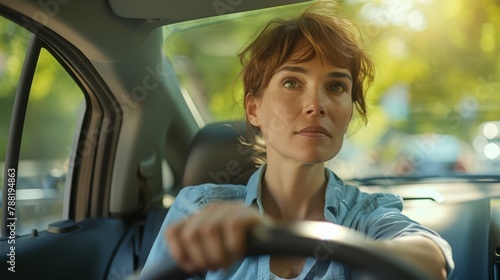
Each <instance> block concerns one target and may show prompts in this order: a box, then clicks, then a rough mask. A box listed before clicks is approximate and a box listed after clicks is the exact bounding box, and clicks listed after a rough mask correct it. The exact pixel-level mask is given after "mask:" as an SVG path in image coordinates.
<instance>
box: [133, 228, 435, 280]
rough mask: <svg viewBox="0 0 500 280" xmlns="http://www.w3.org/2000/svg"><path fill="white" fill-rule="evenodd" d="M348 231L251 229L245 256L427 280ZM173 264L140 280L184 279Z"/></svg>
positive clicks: (372, 276) (166, 263)
mask: <svg viewBox="0 0 500 280" xmlns="http://www.w3.org/2000/svg"><path fill="white" fill-rule="evenodd" d="M378 242H380V241H376V240H369V239H368V238H366V237H365V236H364V235H363V234H361V233H359V232H357V231H354V230H352V229H349V228H346V227H343V226H339V225H335V224H332V223H329V222H318V221H300V222H294V223H289V224H283V225H273V226H268V225H258V226H254V227H253V228H252V229H251V230H250V232H249V235H248V238H247V256H257V255H289V256H304V257H315V258H318V259H321V260H330V261H336V262H340V263H342V264H344V265H347V266H349V267H350V268H352V269H356V270H359V271H363V272H365V273H369V275H370V278H369V279H384V280H385V279H388V280H391V279H394V280H396V279H398V280H399V279H405V280H431V279H432V278H431V277H429V276H428V275H427V274H425V273H424V272H422V271H419V270H418V269H416V268H415V267H413V266H412V265H411V264H410V263H407V262H405V261H403V260H402V259H400V258H398V257H397V256H393V255H391V254H388V253H387V252H384V251H383V250H381V248H380V247H379V246H377V243H378ZM189 276H191V275H190V274H188V273H186V272H184V271H183V270H182V269H181V268H180V267H179V266H177V265H176V264H175V261H174V260H173V259H171V258H167V259H165V260H164V261H162V262H160V264H159V265H158V266H155V267H153V268H152V269H150V270H149V271H145V272H143V273H142V274H141V277H140V279H141V280H156V279H186V278H187V277H189Z"/></svg>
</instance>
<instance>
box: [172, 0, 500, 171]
mask: <svg viewBox="0 0 500 280" xmlns="http://www.w3.org/2000/svg"><path fill="white" fill-rule="evenodd" d="M301 5H302V4H301ZM340 8H341V10H343V11H344V12H345V14H346V16H347V18H348V19H350V20H352V21H354V22H355V23H356V24H357V25H358V27H359V29H356V30H355V31H354V32H356V33H359V37H361V38H362V39H363V42H364V45H365V48H366V49H367V52H368V53H369V54H370V56H371V57H372V59H373V62H374V65H375V70H376V76H375V81H374V83H373V84H372V86H371V87H370V90H369V91H368V93H367V99H368V104H369V107H368V109H369V115H368V121H369V122H368V125H367V126H364V125H363V124H360V123H359V122H356V120H355V121H354V122H353V123H352V124H351V131H350V132H349V133H348V134H347V135H346V140H345V142H344V145H343V148H342V151H341V152H340V154H339V155H338V156H337V157H336V158H335V159H334V160H333V161H331V162H330V163H329V166H330V167H331V168H332V169H333V170H334V171H335V172H337V173H338V174H339V175H341V176H342V177H343V178H352V177H357V178H360V177H361V178H363V177H372V176H373V177H393V176H409V177H411V176H440V175H445V174H455V175H457V174H458V175H460V174H471V173H474V174H480V173H481V174H483V173H487V174H494V173H497V171H498V168H500V94H498V92H499V91H500V48H499V46H500V45H499V42H500V28H498V26H499V23H500V22H499V20H498V19H499V18H500V8H499V6H498V2H497V1H495V0H485V1H481V2H480V3H479V2H474V1H467V0H456V1H432V0H426V1H422V0H406V1H372V0H350V1H343V2H342V4H341V7H340ZM299 10H300V5H298V6H288V7H282V8H274V9H270V10H266V11H258V12H249V13H240V14H237V15H232V16H224V17H218V18H212V19H207V20H200V21H195V22H190V23H182V24H178V25H174V26H171V27H167V28H165V33H166V34H167V37H166V39H165V54H166V55H167V56H168V57H169V59H170V60H171V61H172V63H173V65H174V67H175V69H176V71H177V73H178V75H179V78H180V81H181V83H182V85H183V87H185V88H186V91H187V92H188V93H189V94H190V96H191V97H192V99H193V101H194V102H195V103H196V105H197V108H198V110H199V111H200V112H201V114H202V116H204V118H205V120H206V122H213V121H219V120H228V119H242V116H243V114H242V111H243V110H242V106H241V101H242V98H243V93H242V92H241V83H240V81H239V80H238V73H239V71H240V69H241V67H240V62H239V61H238V59H237V58H236V54H237V52H238V51H239V50H241V49H242V47H243V46H244V45H245V43H246V42H247V40H248V39H249V38H251V36H252V35H253V34H254V33H255V32H256V31H257V29H258V28H259V27H261V26H262V25H263V24H265V23H266V22H267V21H268V20H269V19H271V18H275V17H282V18H287V17H289V16H290V15H293V14H294V13H297V12H298V11H299ZM235 80H237V81H236V82H235Z"/></svg>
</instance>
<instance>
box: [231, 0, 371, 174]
mask: <svg viewBox="0 0 500 280" xmlns="http://www.w3.org/2000/svg"><path fill="white" fill-rule="evenodd" d="M352 27H353V25H352V24H351V23H350V22H348V21H347V20H345V19H344V18H343V17H342V16H341V14H340V13H339V12H338V9H337V5H336V4H335V3H334V2H332V1H320V2H317V3H315V4H313V5H311V6H310V7H309V8H307V9H306V10H305V11H304V12H303V13H302V14H301V15H299V16H298V17H295V18H292V19H288V20H284V19H274V20H272V21H271V22H269V23H268V24H267V25H266V26H264V28H263V29H262V31H260V33H258V36H257V37H256V39H255V40H253V41H252V42H250V43H249V44H248V45H247V46H246V47H245V48H244V49H243V50H242V51H241V52H240V53H239V54H238V57H239V59H240V62H241V64H242V65H243V69H242V72H241V76H242V79H243V89H244V93H245V94H247V93H250V94H253V95H255V96H259V95H260V94H261V93H262V91H263V90H264V89H265V88H266V87H267V86H268V84H269V81H270V80H271V78H272V76H273V75H274V74H275V73H276V71H277V70H278V69H279V67H281V66H282V65H283V64H284V63H285V62H287V61H288V60H289V59H290V57H291V56H292V55H293V53H294V51H295V48H296V47H297V45H298V43H299V42H305V43H306V48H307V49H306V51H305V55H303V56H301V57H299V58H297V59H295V60H294V61H293V62H296V63H302V62H306V61H309V60H311V59H313V58H315V57H316V56H319V58H320V59H321V60H323V61H327V62H329V63H331V64H333V65H335V66H337V67H341V68H346V69H348V70H349V71H350V72H351V75H352V78H353V87H352V101H353V103H354V106H355V108H356V111H357V112H358V114H359V115H360V117H361V119H362V121H363V122H364V123H366V121H367V117H366V115H367V108H366V103H365V92H366V89H367V87H368V86H369V84H370V83H371V81H372V80H373V72H374V71H373V66H372V62H371V60H370V58H369V57H368V55H367V54H366V53H365V51H364V50H363V49H362V47H361V44H360V43H359V42H358V40H357V38H356V36H355V35H354V33H353V32H352V31H351V29H352ZM245 107H246V104H245ZM247 128H248V137H249V139H247V141H246V144H247V145H250V146H251V147H252V148H253V149H254V151H255V154H254V160H255V161H256V163H258V164H261V163H263V162H264V161H265V146H264V141H263V139H262V138H261V137H260V136H259V134H260V132H259V130H258V128H256V127H253V126H252V125H251V124H250V123H249V122H248V120H247Z"/></svg>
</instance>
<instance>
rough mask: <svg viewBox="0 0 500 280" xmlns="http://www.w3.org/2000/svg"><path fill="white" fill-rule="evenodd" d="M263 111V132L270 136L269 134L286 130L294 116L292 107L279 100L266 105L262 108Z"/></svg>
mask: <svg viewBox="0 0 500 280" xmlns="http://www.w3.org/2000/svg"><path fill="white" fill-rule="evenodd" d="M263 109H264V110H263V112H265V114H264V115H262V117H263V123H264V128H263V132H264V133H265V134H267V136H268V137H270V135H271V134H282V133H283V132H285V131H286V128H287V126H288V125H289V124H290V123H292V121H293V120H294V118H295V115H296V114H295V113H294V110H293V108H291V107H290V106H287V104H283V103H280V102H276V103H274V104H272V106H271V105H270V106H266V108H263Z"/></svg>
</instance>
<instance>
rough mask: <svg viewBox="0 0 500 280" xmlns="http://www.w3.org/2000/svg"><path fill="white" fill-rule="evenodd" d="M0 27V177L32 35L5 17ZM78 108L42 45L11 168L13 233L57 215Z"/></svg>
mask: <svg viewBox="0 0 500 280" xmlns="http://www.w3.org/2000/svg"><path fill="white" fill-rule="evenodd" d="M0 31H1V32H2V34H0V35H1V36H3V37H7V40H1V42H2V45H1V46H0V47H1V49H0V72H1V73H2V74H1V75H0V88H1V90H0V104H1V105H0V106H1V109H0V130H1V134H0V135H1V138H0V162H1V163H0V164H1V166H2V174H1V175H0V176H2V177H3V176H4V168H3V166H4V163H3V161H4V160H5V155H6V153H7V148H8V146H7V139H8V134H9V128H10V119H11V115H12V113H13V103H14V98H15V94H16V89H17V88H18V83H19V82H20V80H19V77H20V73H21V71H22V67H23V62H24V58H25V56H26V50H27V48H28V42H29V39H30V37H31V36H32V34H31V33H30V32H28V31H27V30H24V29H23V28H22V27H20V26H18V25H16V24H14V23H12V22H9V21H8V20H7V19H5V18H0ZM84 110H85V101H84V95H83V93H82V91H81V89H80V88H79V87H78V85H77V84H76V83H75V81H74V80H73V79H72V78H71V77H70V76H69V74H68V73H67V72H66V71H65V69H64V68H63V67H62V66H61V65H60V64H59V63H58V61H57V60H56V59H55V58H54V57H53V56H52V55H51V54H50V53H49V52H48V51H47V50H45V49H42V51H41V53H40V56H39V58H38V62H37V66H36V71H35V74H34V77H33V82H32V86H31V90H30V94H29V99H28V108H27V111H26V114H25V121H24V128H23V133H22V134H23V135H22V142H21V150H20V160H19V163H18V168H17V170H16V171H17V182H16V185H17V191H16V193H17V195H16V205H15V216H16V218H17V223H16V234H19V235H22V234H26V233H29V232H30V231H31V230H32V229H35V228H36V229H46V228H47V225H48V224H49V223H51V222H55V221H59V220H61V219H62V218H63V214H64V213H63V201H64V194H65V191H66V189H65V185H66V174H67V171H68V166H69V165H70V163H69V160H68V159H69V156H70V154H71V151H72V141H73V137H74V135H75V132H76V131H75V127H76V124H77V119H78V118H79V117H81V116H83V114H84ZM2 182H3V178H2ZM2 187H4V186H2Z"/></svg>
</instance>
